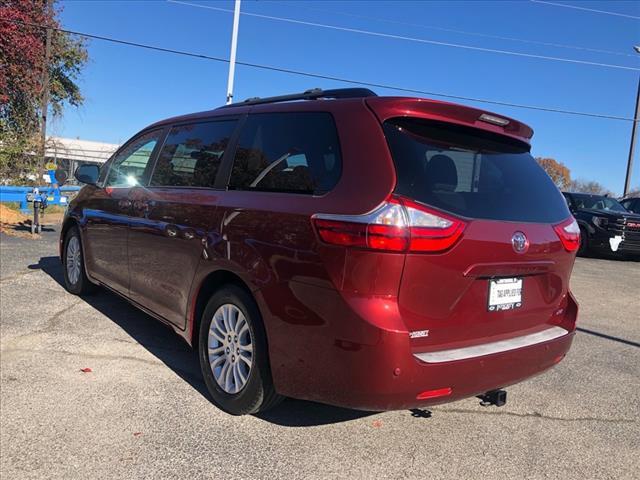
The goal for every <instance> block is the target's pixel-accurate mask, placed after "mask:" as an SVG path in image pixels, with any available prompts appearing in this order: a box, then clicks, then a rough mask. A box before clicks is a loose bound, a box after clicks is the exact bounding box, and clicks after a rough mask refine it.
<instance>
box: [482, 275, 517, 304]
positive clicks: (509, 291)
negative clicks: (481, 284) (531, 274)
mask: <svg viewBox="0 0 640 480" xmlns="http://www.w3.org/2000/svg"><path fill="white" fill-rule="evenodd" d="M521 306H522V278H499V279H497V280H489V303H488V306H487V309H488V310H489V311H490V312H497V311H501V310H511V309H513V308H520V307H521Z"/></svg>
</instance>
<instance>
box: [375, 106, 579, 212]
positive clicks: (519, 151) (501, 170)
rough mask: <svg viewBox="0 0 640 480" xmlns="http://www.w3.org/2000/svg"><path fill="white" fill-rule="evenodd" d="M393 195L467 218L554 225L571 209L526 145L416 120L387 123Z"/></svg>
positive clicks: (451, 126)
mask: <svg viewBox="0 0 640 480" xmlns="http://www.w3.org/2000/svg"><path fill="white" fill-rule="evenodd" d="M384 131H385V135H386V137H387V141H388V143H389V147H390V150H391V154H392V156H393V160H394V163H395V165H396V173H397V185H396V193H398V194H400V195H404V196H407V197H410V198H412V199H414V200H417V201H419V202H422V203H425V204H429V205H432V206H434V207H436V208H440V209H442V210H446V211H448V212H451V213H454V214H458V215H461V216H464V217H468V218H482V219H490V220H506V221H520V222H539V223H556V222H561V221H562V220H564V219H566V218H568V217H569V215H570V213H569V210H568V208H567V204H566V202H565V201H564V199H563V197H562V194H561V193H560V191H559V190H558V189H557V188H556V186H555V185H554V184H553V182H552V181H551V179H550V178H549V176H548V175H547V174H546V173H545V172H544V171H543V170H542V168H540V166H539V165H538V164H537V162H536V161H535V160H534V159H533V157H532V156H531V154H530V153H529V147H528V145H526V144H524V143H522V142H519V141H516V140H511V139H509V138H507V137H504V136H502V135H497V134H492V133H490V132H484V131H481V130H478V129H475V128H469V127H462V126H456V125H452V124H448V123H442V122H434V121H430V120H422V119H415V118H400V119H392V120H389V121H387V122H385V125H384Z"/></svg>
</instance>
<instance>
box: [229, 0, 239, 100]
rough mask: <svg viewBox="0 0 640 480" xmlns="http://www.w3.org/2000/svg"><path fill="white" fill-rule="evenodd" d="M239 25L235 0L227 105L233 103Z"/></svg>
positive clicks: (237, 0)
mask: <svg viewBox="0 0 640 480" xmlns="http://www.w3.org/2000/svg"><path fill="white" fill-rule="evenodd" d="M239 23H240V0H236V5H235V9H234V11H233V31H232V32H231V56H230V57H229V80H228V82H227V105H229V104H230V103H231V102H232V101H233V80H234V77H235V73H236V49H237V46H238V24H239Z"/></svg>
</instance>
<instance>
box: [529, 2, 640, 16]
mask: <svg viewBox="0 0 640 480" xmlns="http://www.w3.org/2000/svg"><path fill="white" fill-rule="evenodd" d="M529 1H530V2H532V3H543V4H545V5H552V6H554V7H564V8H573V9H575V10H584V11H585V12H593V13H603V14H605V15H615V16H616V17H626V18H633V19H634V20H640V17H636V16H635V15H627V14H626V13H618V12H611V11H609V10H596V9H595V8H586V7H578V6H577V5H569V4H567V3H555V2H545V1H542V0H529Z"/></svg>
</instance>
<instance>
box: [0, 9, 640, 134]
mask: <svg viewBox="0 0 640 480" xmlns="http://www.w3.org/2000/svg"><path fill="white" fill-rule="evenodd" d="M0 22H3V23H14V24H19V25H24V26H30V27H36V28H47V27H46V26H44V25H39V24H36V23H29V22H22V21H19V20H5V19H0ZM51 28H52V30H56V31H59V32H63V33H68V34H71V35H79V36H82V37H86V38H93V39H96V40H103V41H106V42H111V43H116V44H121V45H128V46H132V47H140V48H145V49H148V50H155V51H159V52H164V53H173V54H176V55H183V56H187V57H194V58H201V59H204V60H212V61H215V62H222V63H229V60H228V59H226V58H221V57H214V56H211V55H204V54H199V53H193V52H186V51H183V50H175V49H171V48H164V47H157V46H154V45H148V44H144V43H137V42H130V41H127V40H120V39H116V38H111V37H105V36H102V35H94V34H91V33H84V32H78V31H74V30H68V29H63V28H53V27H51ZM236 64H237V65H242V66H245V67H251V68H258V69H261V70H269V71H274V72H280V73H288V74H291V75H299V76H303V77H310V78H318V79H322V80H331V81H335V82H342V83H349V84H353V85H365V86H368V87H374V88H383V89H386V90H394V91H397V92H405V93H414V94H419V95H429V96H433V97H444V98H451V99H455V100H466V101H471V102H478V103H487V104H491V105H499V106H505V107H514V108H523V109H528V110H538V111H542V112H552V113H563V114H567V115H577V116H582V117H593V118H602V119H608V120H623V121H628V122H633V121H635V120H634V119H633V118H629V117H621V116H618V115H609V114H600V113H592V112H581V111H575V110H563V109H559V108H552V107H541V106H537V105H527V104H521V103H511V102H505V101H500V100H488V99H483V98H475V97H466V96H462V95H453V94H449V93H440V92H431V91H427V90H419V89H413V88H406V87H398V86H395V85H388V84H383V83H374V82H367V81H361V80H354V79H349V78H343V77H336V76H332V75H323V74H319V73H312V72H304V71H301V70H293V69H289V68H284V67H276V66H273V65H264V64H259V63H251V62H241V61H237V62H236Z"/></svg>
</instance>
